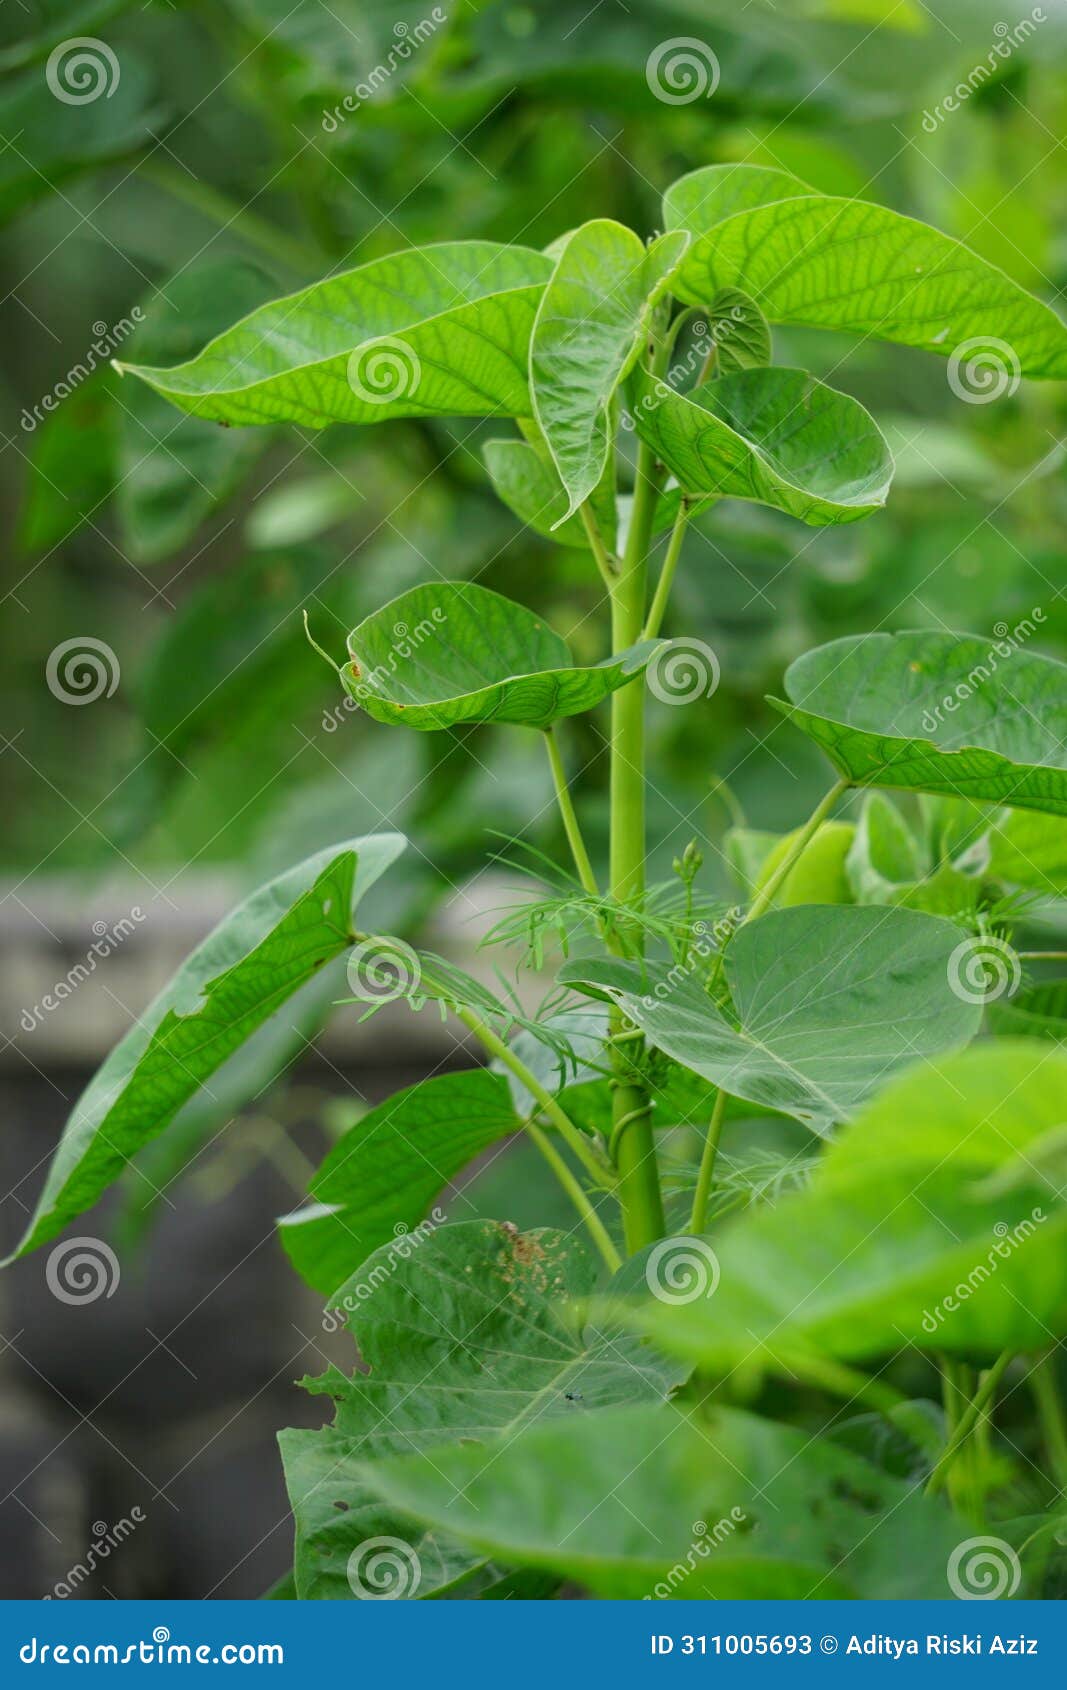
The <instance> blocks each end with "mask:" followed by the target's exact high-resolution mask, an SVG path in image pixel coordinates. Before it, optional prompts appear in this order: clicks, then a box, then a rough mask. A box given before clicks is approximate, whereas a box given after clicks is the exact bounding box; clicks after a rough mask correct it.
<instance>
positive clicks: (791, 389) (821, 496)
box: [631, 368, 893, 524]
mask: <svg viewBox="0 0 1067 1690" xmlns="http://www.w3.org/2000/svg"><path fill="white" fill-rule="evenodd" d="M631 410H632V414H633V419H634V427H635V428H636V430H637V432H638V434H639V435H640V436H641V439H642V440H644V441H646V442H647V443H648V444H649V445H650V446H651V447H653V448H654V450H655V452H656V454H657V456H658V457H659V458H661V459H662V461H663V462H664V463H665V464H666V465H667V467H668V469H670V470H671V471H672V473H673V474H674V475H676V476H677V477H678V480H679V482H680V483H681V485H682V487H683V488H684V489H685V491H686V492H688V493H692V494H715V495H717V496H718V497H719V498H734V499H751V500H754V501H756V502H757V503H759V504H764V505H771V506H773V507H774V508H775V509H776V510H782V511H786V512H788V514H789V515H790V516H796V517H799V518H800V520H801V521H802V522H808V523H812V524H820V523H824V524H825V523H838V522H855V521H857V520H858V518H860V517H862V516H869V515H870V514H871V512H872V511H876V510H879V509H880V508H881V506H882V505H884V504H885V501H886V496H887V494H888V492H889V483H890V481H891V479H892V475H893V463H892V459H891V458H890V456H889V450H888V447H887V446H886V443H885V441H884V440H883V438H882V435H881V433H880V432H879V429H878V426H877V424H876V423H875V421H874V419H873V417H871V416H869V415H868V413H867V412H866V411H865V410H864V408H863V406H862V405H860V404H859V403H858V402H857V401H856V400H855V399H850V398H848V396H847V395H846V394H843V393H836V392H835V391H834V389H833V388H832V387H826V386H824V385H823V383H822V382H820V381H816V380H815V378H814V377H813V376H809V375H807V374H806V373H805V372H804V371H803V370H786V369H780V368H774V369H755V370H741V371H738V372H737V374H735V375H731V376H724V377H723V378H722V379H721V380H720V381H714V382H707V383H705V385H704V386H703V387H698V388H695V389H694V390H693V391H692V392H690V393H675V392H674V391H673V390H672V389H671V388H669V387H668V386H667V384H666V383H665V382H662V381H660V380H659V379H658V378H657V377H655V376H652V375H650V374H649V373H648V371H647V370H644V369H638V370H637V371H636V372H635V374H634V378H633V382H632V396H631Z"/></svg>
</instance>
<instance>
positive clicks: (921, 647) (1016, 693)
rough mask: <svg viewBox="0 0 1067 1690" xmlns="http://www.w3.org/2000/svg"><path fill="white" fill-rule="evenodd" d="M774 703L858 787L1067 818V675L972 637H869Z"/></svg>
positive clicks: (843, 645)
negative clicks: (896, 789)
mask: <svg viewBox="0 0 1067 1690" xmlns="http://www.w3.org/2000/svg"><path fill="white" fill-rule="evenodd" d="M785 690H786V692H787V694H788V696H789V702H788V703H784V702H783V701H781V700H780V699H772V700H771V703H772V704H774V705H775V707H776V708H777V709H779V710H781V712H782V714H783V715H784V716H788V717H789V719H790V721H792V722H794V723H795V724H796V726H797V727H798V728H800V729H801V730H802V732H804V733H806V734H807V735H808V736H809V738H811V739H813V740H814V741H815V742H816V744H817V745H820V746H821V747H822V749H823V750H824V751H825V752H826V755H827V756H828V757H829V758H830V761H831V762H832V763H833V764H834V765H835V767H836V768H838V769H839V770H840V771H841V773H842V774H843V775H846V776H847V777H848V779H849V780H851V781H853V782H854V783H855V784H856V785H857V786H891V787H900V788H903V789H905V790H908V791H917V792H940V793H945V794H947V795H949V796H951V797H955V798H971V799H988V800H990V801H991V802H992V803H995V804H1010V805H1014V806H1017V807H1018V808H1019V809H1028V810H1046V811H1048V812H1049V813H1050V814H1052V815H1056V816H1064V815H1067V667H1065V666H1064V665H1063V664H1062V663H1057V662H1055V661H1054V660H1053V659H1052V658H1051V657H1041V656H1038V655H1037V654H1036V653H1034V652H1030V651H1019V650H1016V651H1013V652H1011V653H1010V654H1009V657H1007V658H1003V659H998V657H997V655H996V653H995V652H994V651H992V650H991V648H990V645H989V642H988V641H986V640H980V639H978V638H977V637H975V636H974V635H971V634H940V633H904V634H864V635H860V636H858V637H856V638H849V639H844V640H833V641H831V643H830V644H829V645H824V646H818V647H817V648H816V649H815V650H814V651H809V652H807V653H806V654H805V656H803V657H799V658H798V659H797V661H796V662H795V663H794V664H792V665H791V667H790V668H789V669H788V670H787V672H786V677H785Z"/></svg>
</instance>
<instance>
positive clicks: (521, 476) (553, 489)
mask: <svg viewBox="0 0 1067 1690" xmlns="http://www.w3.org/2000/svg"><path fill="white" fill-rule="evenodd" d="M482 454H483V456H484V458H485V467H486V469H487V470H488V471H489V476H490V479H491V481H492V483H493V487H494V489H495V491H496V492H497V494H498V495H499V497H500V498H501V499H503V501H504V503H505V504H506V505H507V507H508V509H509V510H511V511H514V513H515V515H516V516H517V517H518V519H519V521H520V522H524V523H526V524H527V526H528V527H530V528H532V529H533V530H534V531H535V533H537V534H544V535H545V536H546V537H547V538H549V539H552V540H555V542H556V544H557V545H560V546H580V547H582V548H583V549H584V550H586V551H588V549H589V536H588V535H587V533H586V531H585V526H584V524H583V522H582V519H581V517H580V516H578V515H572V516H568V515H567V504H568V500H567V494H566V492H565V491H564V487H563V483H562V482H561V481H560V478H559V473H558V471H557V470H556V466H555V464H554V463H553V462H552V460H551V459H550V458H548V457H547V456H542V454H541V452H539V451H538V449H537V447H536V446H533V445H531V444H530V442H529V441H528V440H489V441H487V442H486V444H485V446H484V447H483V448H482ZM591 498H592V502H593V509H594V514H595V516H596V519H597V522H598V524H599V526H600V531H601V534H602V535H603V538H604V544H605V546H607V548H608V550H609V551H610V550H611V549H612V548H613V547H614V545H615V491H614V488H613V487H612V486H611V485H610V484H609V483H608V482H607V481H606V480H604V481H601V482H600V483H599V484H598V486H597V487H596V488H594V490H593V493H592V494H591Z"/></svg>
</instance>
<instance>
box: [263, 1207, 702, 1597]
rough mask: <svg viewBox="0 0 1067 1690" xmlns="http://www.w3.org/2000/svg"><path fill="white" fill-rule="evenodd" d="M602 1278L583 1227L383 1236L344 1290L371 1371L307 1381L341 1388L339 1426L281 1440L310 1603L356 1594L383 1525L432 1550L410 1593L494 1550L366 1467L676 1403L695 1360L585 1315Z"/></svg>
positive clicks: (343, 1301) (319, 1387)
mask: <svg viewBox="0 0 1067 1690" xmlns="http://www.w3.org/2000/svg"><path fill="white" fill-rule="evenodd" d="M597 1276H598V1269H597V1264H596V1262H595V1260H594V1259H593V1257H592V1256H591V1254H590V1253H589V1251H588V1250H587V1249H586V1247H585V1245H584V1244H583V1243H582V1242H580V1241H579V1240H577V1239H576V1238H575V1237H573V1236H566V1235H565V1234H563V1233H559V1232H551V1231H539V1232H531V1233H520V1232H518V1231H517V1230H516V1229H515V1228H514V1227H512V1226H508V1225H504V1224H501V1223H499V1222H496V1221H465V1222H462V1223H461V1224H459V1225H454V1226H442V1227H439V1228H438V1229H437V1230H436V1231H431V1232H428V1233H426V1234H425V1235H423V1236H421V1237H419V1236H416V1235H412V1236H411V1237H410V1239H408V1240H399V1241H396V1242H394V1243H393V1244H391V1245H385V1246H384V1247H383V1248H382V1249H381V1250H378V1251H377V1252H376V1253H375V1254H374V1255H373V1256H372V1257H371V1258H370V1259H369V1260H368V1261H366V1262H365V1263H364V1264H363V1266H362V1267H361V1268H360V1270H359V1272H358V1273H357V1274H356V1275H355V1276H354V1277H353V1278H352V1279H351V1280H350V1281H349V1282H348V1283H347V1284H346V1285H344V1286H342V1287H341V1289H340V1290H339V1291H338V1292H337V1293H336V1295H335V1296H334V1298H333V1299H332V1301H333V1303H334V1304H335V1306H338V1307H339V1308H342V1309H345V1310H346V1311H347V1312H348V1314H349V1326H350V1328H351V1331H352V1333H353V1336H354V1337H355V1338H356V1341H357V1343H358V1345H359V1352H360V1356H361V1358H362V1360H363V1362H364V1363H365V1364H366V1366H367V1368H368V1369H369V1371H368V1372H357V1373H354V1374H353V1375H352V1376H351V1377H350V1378H346V1377H345V1376H344V1375H343V1374H342V1373H340V1372H338V1371H337V1369H336V1368H331V1369H330V1370H329V1372H327V1373H325V1374H324V1375H322V1377H321V1378H319V1379H314V1380H306V1381H305V1384H306V1385H307V1386H308V1388H309V1389H311V1390H313V1391H315V1392H318V1393H322V1394H325V1395H329V1396H331V1397H333V1398H334V1399H335V1401H336V1403H337V1413H336V1419H335V1422H334V1424H333V1425H332V1426H330V1427H327V1428H325V1429H324V1430H322V1431H286V1432H283V1433H282V1434H281V1438H280V1442H281V1448H282V1459H283V1461H284V1463H285V1474H286V1483H287V1485H288V1487H289V1495H290V1499H291V1501H292V1504H293V1512H294V1514H295V1516H296V1527H297V1552H296V1578H297V1590H298V1593H299V1595H300V1596H301V1598H302V1599H304V1600H307V1599H309V1598H317V1599H321V1598H335V1599H336V1598H346V1599H347V1598H351V1596H352V1595H353V1594H354V1591H353V1588H352V1585H351V1584H350V1582H349V1571H348V1569H349V1563H350V1558H352V1557H356V1556H357V1555H358V1552H359V1551H360V1549H361V1546H363V1545H364V1544H365V1543H366V1542H367V1540H368V1539H371V1538H374V1537H380V1536H392V1537H395V1538H399V1539H400V1540H401V1541H402V1542H407V1543H409V1544H411V1545H412V1547H413V1548H414V1549H415V1550H416V1552H417V1553H418V1555H419V1559H420V1562H421V1568H420V1577H419V1580H418V1582H417V1585H416V1587H415V1588H414V1589H413V1590H411V1591H410V1594H412V1595H415V1594H417V1595H419V1596H429V1595H432V1594H434V1593H435V1591H436V1590H438V1589H439V1588H440V1587H441V1586H442V1585H443V1584H447V1583H451V1582H453V1581H454V1580H457V1579H459V1578H462V1577H463V1576H464V1575H465V1574H466V1573H467V1572H469V1571H470V1569H471V1568H472V1567H473V1566H474V1565H475V1564H476V1563H477V1562H478V1561H479V1560H480V1557H478V1556H474V1555H471V1554H470V1553H469V1552H466V1551H464V1550H462V1549H460V1547H459V1546H458V1545H457V1544H456V1543H455V1542H454V1540H452V1541H450V1538H449V1536H447V1535H445V1534H448V1527H447V1525H446V1526H445V1527H444V1530H443V1532H441V1533H438V1532H437V1531H436V1530H433V1531H431V1532H430V1533H429V1534H426V1533H423V1532H422V1530H421V1528H419V1527H418V1526H416V1525H415V1523H414V1522H413V1521H412V1520H411V1519H410V1517H409V1516H407V1515H406V1514H405V1513H403V1512H400V1513H398V1512H397V1511H395V1510H392V1509H391V1508H390V1509H389V1511H388V1512H387V1513H383V1509H382V1505H381V1503H380V1502H379V1501H377V1500H376V1496H375V1492H374V1491H373V1490H372V1489H371V1488H370V1487H369V1485H368V1483H367V1470H365V1469H364V1468H363V1467H362V1466H361V1465H360V1464H361V1463H373V1464H375V1466H376V1465H377V1463H379V1462H380V1461H383V1460H384V1459H386V1458H387V1457H388V1456H390V1455H397V1454H401V1453H408V1452H410V1451H411V1450H412V1449H424V1450H427V1451H430V1452H432V1451H433V1450H435V1449H437V1448H438V1447H440V1446H442V1445H447V1444H449V1443H450V1442H451V1441H452V1440H454V1439H459V1438H467V1439H477V1440H478V1441H479V1444H480V1445H481V1446H482V1458H483V1460H485V1459H487V1453H486V1450H485V1448H484V1444H485V1442H486V1440H500V1444H501V1448H506V1447H507V1444H508V1442H509V1441H510V1439H511V1438H512V1437H513V1436H514V1434H515V1433H516V1432H517V1431H518V1430H519V1429H520V1427H523V1426H529V1425H533V1424H534V1423H536V1422H539V1421H544V1420H557V1419H560V1418H563V1417H580V1418H583V1419H584V1418H585V1417H587V1416H588V1415H589V1414H590V1412H591V1411H593V1410H599V1409H604V1408H608V1407H612V1406H615V1405H618V1404H621V1403H630V1402H641V1401H645V1402H662V1401H663V1400H664V1398H665V1397H666V1395H667V1393H668V1391H669V1390H670V1389H671V1388H672V1386H673V1385H674V1384H675V1383H677V1382H679V1381H680V1380H681V1379H682V1378H683V1377H684V1376H685V1371H686V1370H685V1369H680V1368H679V1367H678V1366H677V1365H676V1364H673V1363H664V1362H663V1361H662V1359H660V1358H657V1356H656V1355H655V1354H654V1353H653V1352H651V1351H650V1350H649V1349H648V1348H647V1346H643V1345H642V1344H640V1343H639V1342H638V1341H637V1340H635V1339H633V1338H631V1337H629V1336H628V1335H626V1334H624V1333H622V1332H620V1331H619V1330H618V1328H617V1327H616V1326H615V1325H614V1324H613V1322H611V1321H610V1319H609V1320H606V1322H605V1323H604V1324H603V1325H601V1326H600V1327H599V1328H594V1327H588V1326H585V1325H584V1324H583V1317H582V1314H581V1306H582V1303H583V1301H584V1300H585V1299H586V1298H587V1297H588V1296H589V1294H590V1293H591V1292H592V1290H593V1289H594V1287H595V1285H596V1283H597ZM597 1419H598V1420H599V1415H598V1416H597ZM409 1564H410V1563H409ZM360 1565H361V1563H360V1562H359V1561H358V1560H357V1561H355V1562H354V1572H355V1574H356V1576H357V1578H358V1571H359V1567H360Z"/></svg>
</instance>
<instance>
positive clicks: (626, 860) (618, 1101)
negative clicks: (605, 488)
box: [611, 444, 664, 1253]
mask: <svg viewBox="0 0 1067 1690" xmlns="http://www.w3.org/2000/svg"><path fill="white" fill-rule="evenodd" d="M658 486H659V483H658V477H657V474H656V465H655V461H654V459H653V456H652V453H651V452H650V450H649V448H648V447H647V446H645V445H644V444H642V445H641V447H640V450H639V451H638V455H637V480H636V483H635V486H634V501H633V509H632V512H631V516H630V531H629V535H628V537H627V541H626V550H625V553H624V555H623V558H622V563H621V567H620V570H619V574H618V576H617V577H616V578H615V580H614V581H613V583H612V589H611V636H612V650H613V651H622V650H624V649H625V647H626V646H629V645H635V644H636V643H637V641H638V640H639V639H640V638H641V632H642V629H643V628H644V624H645V609H646V602H647V597H648V548H649V542H650V540H651V537H652V523H653V519H654V515H655V508H656V497H657V493H658ZM644 888H645V693H644V687H643V686H642V685H641V684H640V683H636V684H634V683H631V684H630V685H629V686H625V687H621V688H620V689H619V691H618V692H616V693H615V694H614V695H613V696H612V700H611V895H612V897H613V898H614V899H616V901H617V902H618V903H620V904H625V903H632V902H636V901H639V900H640V898H641V897H642V895H643V893H644ZM636 944H637V945H638V946H639V944H640V941H639V940H638V941H636ZM625 1029H626V1023H625V1019H624V1018H623V1017H622V1016H621V1015H619V1014H615V1015H614V1016H613V1018H612V1030H613V1032H614V1033H616V1034H619V1033H622V1032H623V1031H625ZM613 1063H614V1067H615V1076H614V1088H613V1104H612V1108H613V1115H614V1120H615V1126H616V1134H617V1166H618V1171H619V1198H620V1201H621V1203H622V1210H623V1222H624V1227H625V1233H626V1246H627V1249H628V1250H629V1251H631V1253H632V1252H633V1251H635V1250H640V1249H642V1248H643V1247H644V1245H646V1244H651V1243H653V1242H654V1241H655V1239H657V1238H662V1236H663V1233H664V1218H663V1197H662V1194H661V1192H660V1184H659V1170H658V1168H657V1166H656V1151H655V1144H654V1140H653V1136H652V1125H651V1121H650V1119H649V1099H648V1092H647V1089H646V1087H645V1086H644V1085H642V1084H641V1083H640V1081H639V1080H638V1079H636V1078H635V1076H634V1072H633V1069H632V1067H631V1065H630V1062H629V1059H628V1057H627V1055H626V1051H625V1048H623V1047H620V1046H614V1047H613Z"/></svg>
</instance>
